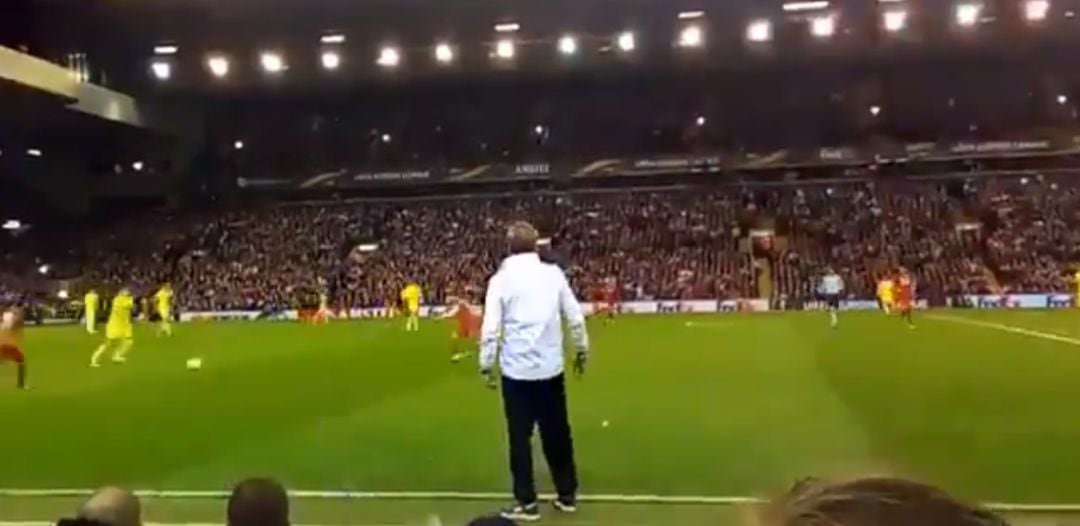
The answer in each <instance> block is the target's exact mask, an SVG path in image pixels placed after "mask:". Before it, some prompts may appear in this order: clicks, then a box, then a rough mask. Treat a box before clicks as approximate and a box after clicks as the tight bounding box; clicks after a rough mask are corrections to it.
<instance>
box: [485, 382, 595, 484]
mask: <svg viewBox="0 0 1080 526" xmlns="http://www.w3.org/2000/svg"><path fill="white" fill-rule="evenodd" d="M502 396H503V408H504V410H505V412H506V429H507V432H508V434H509V437H510V474H511V475H513V477H514V498H516V499H517V501H518V502H520V503H522V504H531V503H533V502H536V499H537V497H536V485H535V484H534V483H533V465H532V444H531V442H530V440H531V438H532V434H533V428H534V427H536V426H537V425H539V427H540V440H541V442H542V443H543V447H544V458H546V459H547V463H548V468H549V469H550V471H551V478H552V480H553V481H554V483H555V490H556V491H557V492H558V494H559V496H560V497H566V498H573V497H575V496H576V494H577V487H578V482H577V468H576V467H575V466H574V441H573V439H572V438H571V437H570V421H569V419H568V418H567V415H566V382H565V380H564V378H563V375H561V374H560V375H559V376H556V377H555V378H552V379H550V380H538V381H531V382H530V381H524V380H513V379H510V378H506V377H503V379H502Z"/></svg>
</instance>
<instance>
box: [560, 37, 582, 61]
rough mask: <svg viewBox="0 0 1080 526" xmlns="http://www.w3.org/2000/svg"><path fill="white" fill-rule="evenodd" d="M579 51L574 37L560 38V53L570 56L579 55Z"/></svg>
mask: <svg viewBox="0 0 1080 526" xmlns="http://www.w3.org/2000/svg"><path fill="white" fill-rule="evenodd" d="M577 50H578V43H577V39H576V38H574V37H573V36H572V35H563V36H562V37H560V38H559V53H562V54H563V55H567V56H570V55H573V54H575V53H577Z"/></svg>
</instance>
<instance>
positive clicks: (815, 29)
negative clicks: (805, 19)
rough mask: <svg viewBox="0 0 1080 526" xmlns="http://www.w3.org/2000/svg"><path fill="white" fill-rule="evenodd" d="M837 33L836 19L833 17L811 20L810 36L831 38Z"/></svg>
mask: <svg viewBox="0 0 1080 526" xmlns="http://www.w3.org/2000/svg"><path fill="white" fill-rule="evenodd" d="M835 33H836V18H835V17H833V16H832V15H824V16H818V17H814V18H812V19H811V20H810V34H811V35H814V36H815V37H818V38H829V37H831V36H833V35H834V34H835Z"/></svg>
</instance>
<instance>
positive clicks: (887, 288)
mask: <svg viewBox="0 0 1080 526" xmlns="http://www.w3.org/2000/svg"><path fill="white" fill-rule="evenodd" d="M877 295H878V298H880V299H882V300H886V301H888V300H892V297H893V282H892V280H891V279H883V280H881V281H879V282H878V284H877Z"/></svg>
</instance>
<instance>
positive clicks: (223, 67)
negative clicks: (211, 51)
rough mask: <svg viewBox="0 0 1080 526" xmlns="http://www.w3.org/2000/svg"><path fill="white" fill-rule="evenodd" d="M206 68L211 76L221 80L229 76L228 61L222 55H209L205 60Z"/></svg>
mask: <svg viewBox="0 0 1080 526" xmlns="http://www.w3.org/2000/svg"><path fill="white" fill-rule="evenodd" d="M206 67H207V69H209V70H210V73H211V74H212V75H214V76H215V77H218V78H222V77H224V76H225V75H228V74H229V59H227V58H225V57H224V56H222V55H211V56H210V58H208V59H206Z"/></svg>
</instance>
